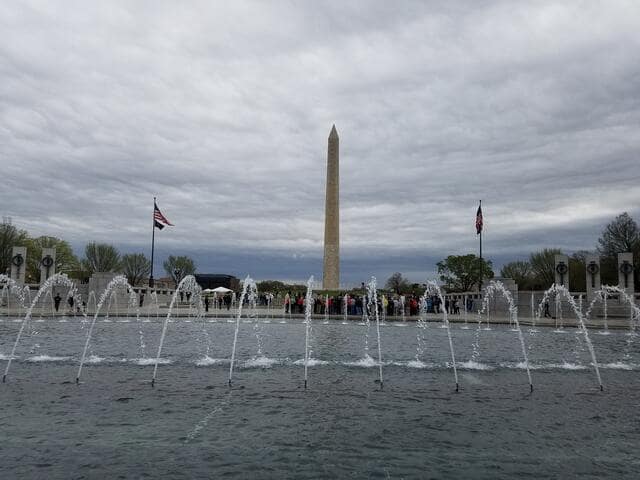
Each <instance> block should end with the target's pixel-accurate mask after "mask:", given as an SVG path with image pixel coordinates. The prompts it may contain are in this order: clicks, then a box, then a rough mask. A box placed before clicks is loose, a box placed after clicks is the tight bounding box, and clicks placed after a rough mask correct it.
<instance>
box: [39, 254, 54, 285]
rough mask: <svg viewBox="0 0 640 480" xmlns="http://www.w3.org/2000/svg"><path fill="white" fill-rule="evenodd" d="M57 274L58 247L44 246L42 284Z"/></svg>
mask: <svg viewBox="0 0 640 480" xmlns="http://www.w3.org/2000/svg"><path fill="white" fill-rule="evenodd" d="M55 274H56V249H55V248H43V249H42V259H41V260H40V286H42V284H43V283H44V282H46V281H47V279H48V278H49V277H51V276H53V275H55Z"/></svg>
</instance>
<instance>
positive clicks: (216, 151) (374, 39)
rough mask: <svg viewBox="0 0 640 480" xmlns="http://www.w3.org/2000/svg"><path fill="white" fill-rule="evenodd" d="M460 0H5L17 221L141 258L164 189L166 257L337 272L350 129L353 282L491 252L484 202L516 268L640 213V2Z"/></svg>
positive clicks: (0, 140)
mask: <svg viewBox="0 0 640 480" xmlns="http://www.w3.org/2000/svg"><path fill="white" fill-rule="evenodd" d="M449 3H451V4H449ZM449 3H447V4H443V3H442V2H403V3H402V5H400V6H398V5H396V4H393V3H392V2H383V1H380V2H348V4H346V5H345V4H344V2H321V3H318V2H315V3H314V4H313V5H312V4H306V3H296V2H293V3H292V2H284V1H282V2H277V1H276V2H232V3H231V4H226V3H222V2H221V3H220V4H212V3H210V2H194V3H190V4H188V5H185V4H184V3H180V4H177V3H174V2H149V3H146V2H136V3H131V2H109V3H105V4H100V5H88V4H86V2H77V3H73V2H44V1H42V2H15V3H14V2H5V3H3V4H2V5H0V31H2V32H3V35H2V36H3V41H2V42H0V74H1V75H2V80H3V81H2V82H0V162H1V163H0V172H1V174H2V178H3V188H2V189H1V190H0V202H1V204H2V206H3V207H2V211H3V214H4V215H11V216H13V217H14V222H15V223H16V224H17V225H19V226H21V227H23V228H26V229H28V230H29V231H30V232H31V233H33V234H51V235H57V236H61V237H63V238H66V239H69V240H71V241H72V242H73V244H74V245H75V246H77V247H78V248H81V247H82V245H83V244H84V243H85V242H87V241H90V240H99V241H110V242H113V243H116V244H118V245H120V246H122V247H123V248H124V249H130V250H140V249H148V243H149V236H150V232H149V226H150V225H149V224H150V218H149V217H150V214H151V212H150V206H151V199H152V197H153V196H154V195H157V196H158V197H159V204H160V206H161V208H162V209H163V211H164V212H165V213H166V215H167V216H168V217H169V218H170V219H171V220H172V221H173V222H174V223H175V224H176V227H175V228H172V229H169V230H164V231H163V232H161V234H160V235H159V236H160V245H161V246H159V248H160V252H162V254H163V255H166V254H168V253H171V252H173V253H188V254H192V255H194V256H196V257H197V260H198V263H199V265H201V267H202V268H203V269H207V270H216V269H219V268H224V269H226V270H232V269H233V268H234V265H236V266H237V268H236V270H234V273H238V274H243V273H245V272H243V271H242V270H249V272H248V273H252V272H251V271H250V270H255V271H259V272H261V273H259V276H262V277H279V276H280V277H282V278H291V277H292V276H296V278H304V277H305V276H306V274H305V270H309V273H315V274H316V275H318V274H319V273H321V272H320V271H319V270H320V269H321V263H320V258H321V255H322V238H323V232H322V229H323V207H324V181H325V179H324V174H325V172H324V169H325V162H326V142H327V135H328V132H329V129H330V127H331V125H332V124H333V123H336V125H337V128H338V131H339V133H340V141H341V189H342V190H341V193H342V199H341V202H342V217H341V220H342V225H341V228H342V242H343V243H342V245H343V253H344V255H343V260H344V264H343V273H344V277H345V279H348V281H358V280H359V279H360V278H361V277H363V276H365V275H367V274H378V275H379V276H383V275H386V273H387V272H388V271H390V270H391V271H392V270H402V269H404V270H403V271H406V272H415V274H414V276H415V277H416V279H418V278H417V277H419V276H421V275H427V274H429V272H432V271H433V268H434V262H435V261H437V260H438V259H439V258H442V256H444V255H446V254H449V253H466V252H469V251H475V249H476V236H475V232H474V227H473V224H474V216H475V209H476V207H477V200H478V199H479V198H482V199H483V204H484V205H485V206H484V211H485V225H486V230H485V233H486V241H485V248H486V252H487V254H488V255H489V256H492V255H493V256H494V258H495V259H496V260H497V261H496V263H499V261H500V260H499V259H504V260H508V258H509V256H513V257H514V258H519V257H522V256H523V255H526V254H527V253H528V252H530V251H531V250H534V249H536V248H541V247H545V246H558V247H561V248H565V249H568V250H573V249H588V248H593V247H594V246H595V243H596V239H597V236H598V234H599V232H600V231H601V229H602V227H603V226H604V225H605V224H606V223H607V222H608V221H609V220H610V219H611V218H612V217H613V216H614V215H616V214H618V213H620V212H622V211H625V210H626V211H629V212H630V213H631V214H632V215H635V216H636V218H638V217H640V215H639V214H640V208H639V207H638V205H639V204H640V202H639V200H640V186H639V183H638V179H639V175H638V167H637V163H638V153H639V151H640V135H638V126H639V125H640V108H639V104H640V87H639V86H638V85H640V81H639V80H640V33H638V32H640V28H639V27H640V6H639V5H638V4H637V2H631V1H628V2H625V1H614V2H580V3H570V4H568V3H566V2H535V3H518V4H516V3H514V2H505V1H482V2H478V1H473V2H472V1H470V2H449ZM216 259H218V260H216ZM221 259H224V261H221ZM248 259H252V260H251V261H249V260H248ZM369 261H370V264H369V266H368V267H367V262H369ZM283 263H284V264H286V266H285V265H283ZM296 265H297V267H296V268H293V267H295V266H296ZM394 265H397V268H394ZM252 266H253V268H251V267H252ZM292 266H293V267H292ZM256 276H258V274H256Z"/></svg>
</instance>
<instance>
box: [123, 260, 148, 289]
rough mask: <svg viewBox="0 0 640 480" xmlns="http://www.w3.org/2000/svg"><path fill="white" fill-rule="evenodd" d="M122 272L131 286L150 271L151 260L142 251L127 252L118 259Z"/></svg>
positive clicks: (135, 284)
mask: <svg viewBox="0 0 640 480" xmlns="http://www.w3.org/2000/svg"><path fill="white" fill-rule="evenodd" d="M120 264H121V268H122V273H123V274H124V275H125V276H126V277H127V281H128V282H129V284H130V285H132V286H134V287H135V286H137V285H138V284H139V283H140V282H141V281H142V280H144V279H145V278H146V277H148V276H149V273H150V272H151V262H150V261H149V259H148V258H147V257H146V256H145V254H144V253H129V254H127V255H123V256H122V259H121V260H120Z"/></svg>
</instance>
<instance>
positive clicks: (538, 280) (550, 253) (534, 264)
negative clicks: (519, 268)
mask: <svg viewBox="0 0 640 480" xmlns="http://www.w3.org/2000/svg"><path fill="white" fill-rule="evenodd" d="M560 254H562V251H561V250H560V249H559V248H545V249H542V250H540V251H539V252H534V253H532V254H531V256H530V257H529V263H530V264H531V270H532V271H533V277H534V282H535V286H536V287H538V288H545V289H546V288H549V287H550V286H551V285H552V284H553V282H555V278H556V277H555V273H554V269H555V256H556V255H560Z"/></svg>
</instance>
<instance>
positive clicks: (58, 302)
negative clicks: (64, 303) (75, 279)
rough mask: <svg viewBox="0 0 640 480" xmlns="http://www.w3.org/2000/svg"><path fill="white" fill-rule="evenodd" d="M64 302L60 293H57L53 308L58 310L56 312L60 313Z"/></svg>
mask: <svg viewBox="0 0 640 480" xmlns="http://www.w3.org/2000/svg"><path fill="white" fill-rule="evenodd" d="M61 300H62V297H61V296H60V294H59V293H56V296H55V297H53V306H54V308H55V309H56V312H57V311H58V309H59V308H60V301H61Z"/></svg>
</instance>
